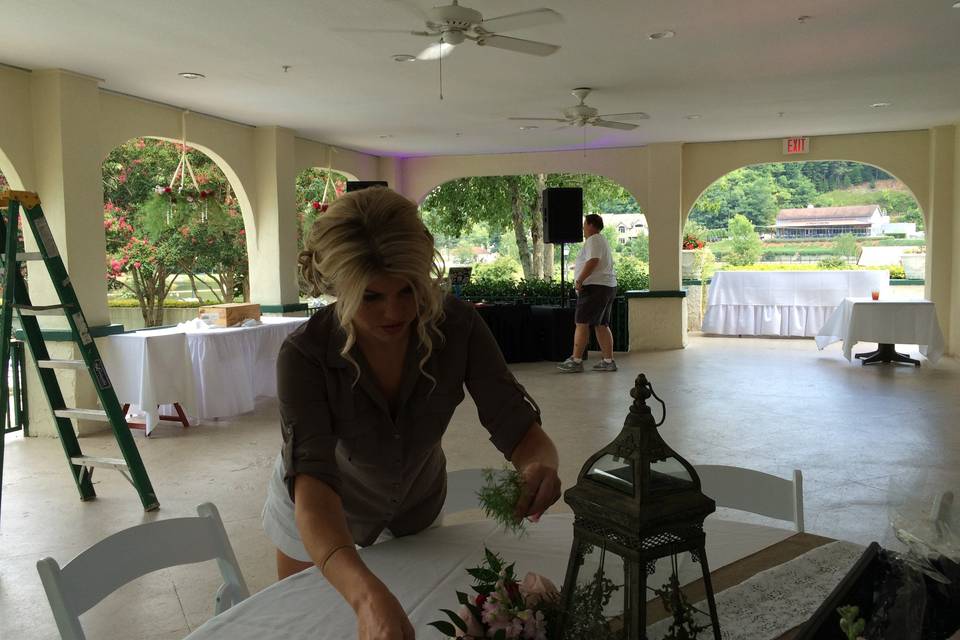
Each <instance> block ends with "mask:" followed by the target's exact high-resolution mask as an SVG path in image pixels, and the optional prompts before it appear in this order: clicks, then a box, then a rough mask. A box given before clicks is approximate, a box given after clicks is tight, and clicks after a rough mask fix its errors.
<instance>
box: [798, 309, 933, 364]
mask: <svg viewBox="0 0 960 640" xmlns="http://www.w3.org/2000/svg"><path fill="white" fill-rule="evenodd" d="M841 340H842V341H843V356H844V357H845V358H846V359H847V360H850V359H851V355H852V351H853V345H855V344H856V343H857V342H876V343H877V344H878V348H877V350H876V351H871V352H869V353H858V354H857V358H860V359H862V361H863V364H873V363H876V362H904V363H909V364H912V365H914V366H917V367H919V366H920V362H919V361H918V360H915V359H913V358H909V357H907V356H905V355H903V354H901V353H897V351H896V348H895V347H896V345H898V344H916V345H919V346H920V353H922V354H923V355H924V356H926V358H927V360H929V361H930V362H932V363H934V364H936V362H937V360H939V359H940V357H941V356H942V355H943V350H944V343H943V333H942V332H941V330H940V323H939V322H938V321H937V310H936V307H935V306H934V304H933V303H932V302H930V301H928V300H912V301H907V300H903V301H901V300H882V299H881V300H871V299H870V298H847V299H845V300H844V301H843V303H842V304H841V305H840V306H839V307H837V310H836V311H835V312H834V313H833V315H831V316H830V318H829V319H828V320H827V322H826V323H825V324H824V325H823V327H822V328H821V329H820V332H819V333H818V335H817V339H816V341H817V348H819V349H820V350H823V349H824V348H825V347H826V346H827V345H829V344H832V343H834V342H839V341H841Z"/></svg>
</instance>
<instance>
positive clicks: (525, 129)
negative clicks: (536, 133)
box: [520, 124, 540, 131]
mask: <svg viewBox="0 0 960 640" xmlns="http://www.w3.org/2000/svg"><path fill="white" fill-rule="evenodd" d="M539 128H540V127H538V126H537V125H535V124H525V125H523V126H522V127H520V131H530V130H531V129H539Z"/></svg>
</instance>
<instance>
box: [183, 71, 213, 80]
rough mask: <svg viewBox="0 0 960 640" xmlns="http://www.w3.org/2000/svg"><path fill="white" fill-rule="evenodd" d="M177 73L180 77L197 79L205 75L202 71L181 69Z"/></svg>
mask: <svg viewBox="0 0 960 640" xmlns="http://www.w3.org/2000/svg"><path fill="white" fill-rule="evenodd" d="M177 75H178V76H180V77H181V78H186V79H187V80H199V79H201V78H206V77H207V76H205V75H203V74H202V73H195V72H193V71H183V72H182V73H178V74H177Z"/></svg>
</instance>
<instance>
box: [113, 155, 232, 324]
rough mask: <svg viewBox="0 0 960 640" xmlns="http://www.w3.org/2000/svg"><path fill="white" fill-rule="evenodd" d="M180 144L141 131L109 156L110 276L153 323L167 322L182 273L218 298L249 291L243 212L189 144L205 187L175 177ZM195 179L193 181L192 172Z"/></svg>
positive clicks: (226, 299) (195, 286)
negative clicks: (166, 307)
mask: <svg viewBox="0 0 960 640" xmlns="http://www.w3.org/2000/svg"><path fill="white" fill-rule="evenodd" d="M181 150H182V147H181V145H179V144H172V143H169V142H163V141H160V140H152V139H144V138H139V139H136V140H131V141H129V142H127V143H125V144H123V145H120V146H119V147H117V148H116V149H114V150H113V151H112V152H111V153H110V155H109V156H108V157H107V159H106V160H105V161H104V163H103V190H104V201H105V203H104V229H105V231H106V234H107V278H108V279H109V281H110V286H111V288H114V289H126V290H128V291H129V292H131V293H132V294H133V295H134V297H135V298H136V299H137V301H138V302H139V304H140V310H141V313H142V314H143V318H144V322H145V323H146V324H147V326H158V325H160V324H162V322H163V304H164V300H165V299H166V297H167V295H168V294H169V293H170V289H171V288H172V286H173V282H174V280H175V278H176V277H177V276H178V275H181V274H182V275H186V276H187V277H188V278H189V280H190V283H191V288H192V289H193V293H194V296H195V297H197V298H200V294H199V291H198V284H202V285H204V286H206V287H207V288H209V289H210V291H211V292H212V294H213V297H214V298H216V299H217V300H218V301H220V302H232V301H233V300H235V299H236V298H237V297H238V296H242V298H243V299H244V300H246V299H248V297H249V284H248V280H249V279H248V260H247V249H246V237H245V231H244V228H243V218H242V216H241V214H240V211H239V205H238V203H237V199H236V195H235V194H234V193H233V189H231V187H230V184H229V182H228V181H227V178H226V176H224V175H223V172H222V171H220V169H219V168H218V167H217V166H216V164H215V163H214V162H213V161H212V160H210V159H209V158H208V157H206V156H205V155H203V154H202V153H200V152H198V151H195V150H191V149H189V148H188V155H189V157H190V162H191V164H192V165H193V168H194V173H195V175H196V179H197V183H198V187H199V189H192V185H190V186H188V188H186V189H185V190H183V191H181V190H180V189H179V188H178V187H179V180H177V182H176V184H175V185H174V186H173V187H172V188H171V187H170V186H169V183H170V178H171V176H172V174H173V172H174V170H175V169H176V167H177V163H178V161H179V158H180V152H181ZM187 182H188V183H189V182H190V181H189V180H187Z"/></svg>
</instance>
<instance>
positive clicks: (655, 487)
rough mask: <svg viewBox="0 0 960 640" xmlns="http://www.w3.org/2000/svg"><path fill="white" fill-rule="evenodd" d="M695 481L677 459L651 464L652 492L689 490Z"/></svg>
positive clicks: (667, 459)
mask: <svg viewBox="0 0 960 640" xmlns="http://www.w3.org/2000/svg"><path fill="white" fill-rule="evenodd" d="M691 486H693V479H692V478H691V477H690V473H689V472H688V471H687V469H686V467H684V466H683V465H682V464H680V462H679V461H678V460H677V459H676V458H666V459H665V460H658V461H656V462H651V463H650V490H651V491H670V490H674V491H676V490H681V489H688V488H690V487H691Z"/></svg>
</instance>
